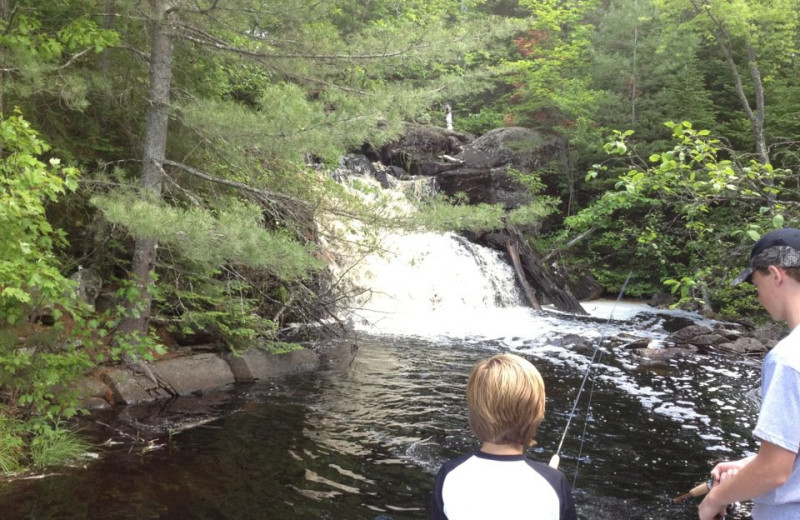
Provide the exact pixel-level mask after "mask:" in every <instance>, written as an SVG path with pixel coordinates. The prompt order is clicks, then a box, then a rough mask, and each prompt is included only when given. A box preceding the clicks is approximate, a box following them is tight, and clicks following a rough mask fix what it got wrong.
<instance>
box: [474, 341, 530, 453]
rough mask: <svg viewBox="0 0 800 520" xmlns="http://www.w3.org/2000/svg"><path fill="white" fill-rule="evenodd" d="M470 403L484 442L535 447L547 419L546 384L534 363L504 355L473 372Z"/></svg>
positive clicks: (481, 362)
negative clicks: (537, 434)
mask: <svg viewBox="0 0 800 520" xmlns="http://www.w3.org/2000/svg"><path fill="white" fill-rule="evenodd" d="M467 403H468V404H469V425H470V427H471V428H472V431H473V432H474V433H475V435H476V436H477V437H478V438H479V439H480V440H481V441H483V442H491V443H494V444H521V445H523V446H531V445H533V444H535V441H534V439H535V437H536V432H537V430H538V429H539V425H540V424H541V423H542V420H543V419H544V382H543V381H542V376H541V375H540V374H539V371H538V370H536V367H534V366H533V365H532V364H531V362H530V361H528V360H526V359H524V358H521V357H519V356H516V355H514V354H500V355H497V356H494V357H491V358H489V359H484V360H483V361H479V362H478V363H476V364H475V366H474V367H473V368H472V372H471V373H470V375H469V382H468V383H467Z"/></svg>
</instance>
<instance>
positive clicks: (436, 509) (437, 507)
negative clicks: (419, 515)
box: [429, 467, 447, 520]
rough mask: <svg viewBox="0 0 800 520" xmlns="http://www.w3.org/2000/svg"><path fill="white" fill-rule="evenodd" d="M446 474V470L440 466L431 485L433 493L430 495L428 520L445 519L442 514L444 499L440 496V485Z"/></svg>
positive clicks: (442, 483) (441, 485)
mask: <svg viewBox="0 0 800 520" xmlns="http://www.w3.org/2000/svg"><path fill="white" fill-rule="evenodd" d="M446 475H447V471H446V470H445V468H444V467H442V468H441V469H440V470H439V473H438V474H437V475H436V483H435V485H434V487H433V494H432V495H431V504H430V516H429V518H430V520H447V517H446V516H445V514H444V499H443V497H442V487H443V486H444V479H445V476H446Z"/></svg>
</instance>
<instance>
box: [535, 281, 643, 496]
mask: <svg viewBox="0 0 800 520" xmlns="http://www.w3.org/2000/svg"><path fill="white" fill-rule="evenodd" d="M632 273H633V271H629V272H628V277H627V278H625V283H624V284H622V289H620V291H619V295H617V300H616V301H615V302H614V306H613V307H612V308H611V312H610V313H609V315H608V321H606V323H607V324H608V323H611V319H612V318H613V316H614V311H615V310H616V309H617V304H618V303H619V302H620V300H622V296H623V295H624V294H625V289H626V288H627V287H628V282H630V280H631V274H632ZM605 339H606V335H605V332H604V333H603V334H602V335H601V336H600V339H598V340H597V344H596V345H595V347H594V352H592V359H591V360H589V366H587V367H586V372H585V373H584V374H583V380H582V381H581V386H580V387H579V388H578V395H576V396H575V402H574V403H573V404H572V410H570V412H569V416H567V425H566V426H565V427H564V433H563V434H562V435H561V442H559V443H558V449H557V450H556V453H555V455H553V457H552V458H551V459H550V462H549V464H548V465H549V466H550V467H551V468H555V469H558V465H559V464H560V463H561V447H562V446H564V439H566V438H567V430H569V425H570V423H571V422H572V418H573V417H574V416H575V410H576V409H577V408H578V401H579V400H580V398H581V394H582V393H583V389H584V387H585V386H586V381H587V379H589V373H590V372H591V371H592V367H593V366H594V362H595V358H596V359H598V360H599V359H600V356H599V355H598V354H600V355H602V354H601V352H600V345H602V344H603V341H605ZM591 390H592V391H593V390H594V379H592V388H591ZM592 391H590V392H589V402H588V404H587V405H586V418H587V420H586V422H585V423H584V425H583V433H582V434H581V447H580V452H581V453H582V452H583V439H584V437H585V436H586V424H587V423H588V422H589V421H588V417H589V409H590V407H591V405H592ZM577 460H578V462H577V463H576V464H575V477H574V478H573V479H572V487H573V488H574V487H575V481H576V480H577V479H578V463H579V462H580V453H579V454H578V459H577Z"/></svg>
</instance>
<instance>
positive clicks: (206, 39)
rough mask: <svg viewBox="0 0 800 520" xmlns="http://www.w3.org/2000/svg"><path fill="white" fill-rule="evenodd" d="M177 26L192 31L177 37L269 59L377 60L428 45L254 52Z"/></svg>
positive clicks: (184, 27)
mask: <svg viewBox="0 0 800 520" xmlns="http://www.w3.org/2000/svg"><path fill="white" fill-rule="evenodd" d="M179 28H181V29H184V30H186V31H188V32H189V33H194V36H192V35H190V34H188V33H183V34H176V36H177V37H179V38H182V39H184V40H189V41H191V42H194V43H197V44H198V45H203V46H210V47H214V48H216V49H219V50H223V51H229V52H235V53H237V54H241V55H244V56H250V57H251V58H269V59H276V58H277V59H298V58H301V59H309V60H322V61H326V60H331V61H338V60H342V61H350V60H377V59H386V58H394V57H397V56H403V55H405V54H408V53H409V52H411V51H413V50H417V49H423V48H427V47H430V46H431V45H430V44H424V45H410V46H408V47H406V48H405V49H401V50H397V51H392V52H382V53H378V54H305V53H303V54H271V53H266V52H256V51H251V50H248V49H242V48H241V47H235V46H233V45H230V44H229V43H228V42H226V41H224V40H221V39H219V38H217V37H215V36H213V35H211V34H209V33H207V32H205V31H202V30H200V29H198V28H197V27H194V26H191V25H187V24H179Z"/></svg>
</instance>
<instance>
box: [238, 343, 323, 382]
mask: <svg viewBox="0 0 800 520" xmlns="http://www.w3.org/2000/svg"><path fill="white" fill-rule="evenodd" d="M225 357H226V360H227V362H228V365H229V366H230V369H231V371H232V372H233V376H234V378H235V379H236V381H256V380H260V379H270V378H274V377H278V376H282V375H286V374H294V373H297V372H309V371H312V370H316V369H317V368H318V367H319V357H318V356H317V354H316V353H314V352H312V351H310V350H305V349H303V350H294V351H292V352H288V353H285V354H271V353H269V352H266V351H264V350H259V349H250V350H248V351H247V352H245V353H244V354H242V355H241V356H236V355H233V354H227V355H226V356H225Z"/></svg>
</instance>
